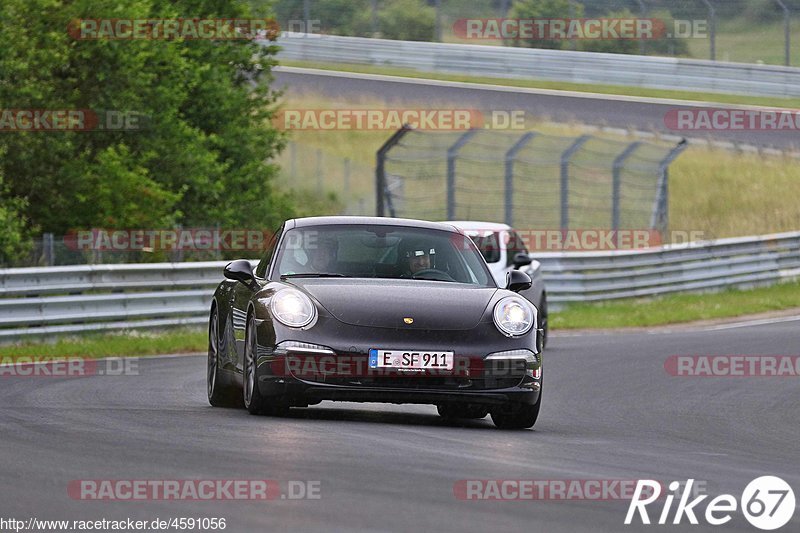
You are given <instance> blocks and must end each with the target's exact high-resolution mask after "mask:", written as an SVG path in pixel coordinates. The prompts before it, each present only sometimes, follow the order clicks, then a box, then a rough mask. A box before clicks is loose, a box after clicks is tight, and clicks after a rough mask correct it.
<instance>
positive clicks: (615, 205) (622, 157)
mask: <svg viewBox="0 0 800 533" xmlns="http://www.w3.org/2000/svg"><path fill="white" fill-rule="evenodd" d="M641 144H642V143H641V142H639V141H636V142H635V143H631V144H629V145H628V147H627V148H625V150H623V151H622V153H621V154H619V155H618V156H617V158H616V159H614V166H613V168H612V177H613V181H612V182H611V229H612V230H613V231H614V232H615V235H616V231H617V230H618V229H619V204H620V201H619V200H620V198H619V189H620V185H621V181H622V180H621V174H622V166H623V165H624V164H625V161H626V160H627V159H628V158H629V157H630V156H631V155H632V154H633V152H634V151H635V150H636V149H637V148H639V146H640V145H641Z"/></svg>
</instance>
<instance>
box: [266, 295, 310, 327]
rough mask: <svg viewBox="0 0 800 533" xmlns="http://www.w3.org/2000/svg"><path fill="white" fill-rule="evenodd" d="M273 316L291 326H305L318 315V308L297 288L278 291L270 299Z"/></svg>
mask: <svg viewBox="0 0 800 533" xmlns="http://www.w3.org/2000/svg"><path fill="white" fill-rule="evenodd" d="M269 305H270V309H271V310H272V316H274V317H275V318H276V319H278V321H279V322H280V323H282V324H284V325H286V326H289V327H290V328H303V327H306V326H308V325H309V324H311V323H312V322H313V321H314V319H315V318H316V317H317V308H316V307H315V306H314V304H313V302H311V299H310V298H309V297H308V296H306V295H305V294H303V293H302V292H300V291H298V290H296V289H284V290H282V291H278V292H277V293H275V295H274V296H273V297H272V300H271V301H270V304H269Z"/></svg>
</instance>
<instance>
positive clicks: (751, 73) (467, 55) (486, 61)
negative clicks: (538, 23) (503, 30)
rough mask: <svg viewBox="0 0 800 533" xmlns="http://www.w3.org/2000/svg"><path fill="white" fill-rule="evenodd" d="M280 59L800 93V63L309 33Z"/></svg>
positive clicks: (290, 42)
mask: <svg viewBox="0 0 800 533" xmlns="http://www.w3.org/2000/svg"><path fill="white" fill-rule="evenodd" d="M278 44H279V45H280V46H281V47H282V48H283V49H282V50H281V51H280V52H279V53H278V59H282V60H295V61H313V62H317V63H354V64H360V65H376V66H391V67H400V68H408V69H414V70H420V71H426V72H440V73H451V74H464V75H473V76H489V77H495V78H535V79H540V80H551V81H563V82H573V83H584V84H603V85H625V86H630V87H647V88H652V89H677V90H692V91H704V92H717V93H727V94H749V95H760V96H783V97H797V96H800V68H794V67H782V66H772V65H754V64H746V63H724V62H717V61H703V60H696V59H677V58H668V57H650V56H635V55H626V54H606V53H597V52H574V51H567V50H545V49H534V48H515V47H508V46H486V45H473V44H449V43H429V42H416V41H393V40H387V39H369V38H363V37H339V36H333V35H309V36H308V37H306V38H296V37H295V38H286V39H279V41H278Z"/></svg>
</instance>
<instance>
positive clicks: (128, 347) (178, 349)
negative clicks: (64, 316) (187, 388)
mask: <svg viewBox="0 0 800 533" xmlns="http://www.w3.org/2000/svg"><path fill="white" fill-rule="evenodd" d="M207 343H208V335H207V333H206V332H205V330H203V329H178V330H173V331H163V332H157V333H146V334H145V333H140V332H137V331H128V332H124V333H103V334H89V335H86V336H83V337H64V338H63V339H58V340H57V341H56V342H52V343H51V342H26V343H24V344H13V345H7V346H0V359H12V360H13V359H18V358H20V357H29V358H36V360H40V359H59V358H65V357H79V358H86V359H97V358H101V357H128V356H147V355H161V354H172V353H191V352H204V351H206V348H207Z"/></svg>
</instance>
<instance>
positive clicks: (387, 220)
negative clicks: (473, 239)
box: [286, 216, 459, 232]
mask: <svg viewBox="0 0 800 533" xmlns="http://www.w3.org/2000/svg"><path fill="white" fill-rule="evenodd" d="M357 224H361V225H363V224H367V225H374V226H403V227H412V228H425V229H438V230H444V231H451V232H459V229H458V228H457V227H456V226H455V225H454V224H449V223H446V222H430V221H427V220H415V219H412V218H392V217H357V216H327V217H304V218H294V219H291V220H287V221H286V228H287V229H289V228H305V227H312V226H334V225H336V226H339V225H357Z"/></svg>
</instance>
